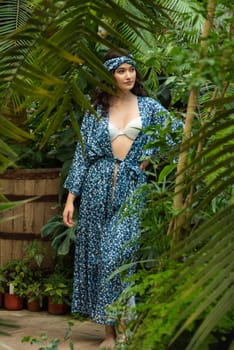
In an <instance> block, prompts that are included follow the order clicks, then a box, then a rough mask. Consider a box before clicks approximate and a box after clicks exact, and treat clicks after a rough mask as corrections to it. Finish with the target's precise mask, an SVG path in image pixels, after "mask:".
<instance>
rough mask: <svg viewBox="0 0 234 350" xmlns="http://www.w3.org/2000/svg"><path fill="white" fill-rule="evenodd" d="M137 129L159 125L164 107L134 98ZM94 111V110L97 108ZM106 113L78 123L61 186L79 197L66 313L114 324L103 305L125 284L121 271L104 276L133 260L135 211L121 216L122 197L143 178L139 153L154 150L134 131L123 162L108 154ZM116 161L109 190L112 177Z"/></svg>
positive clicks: (136, 231)
mask: <svg viewBox="0 0 234 350" xmlns="http://www.w3.org/2000/svg"><path fill="white" fill-rule="evenodd" d="M138 108H139V112H140V117H141V121H142V129H144V128H146V127H149V126H152V125H155V124H156V125H160V126H162V127H163V125H164V123H165V117H166V115H167V114H168V112H167V111H166V110H165V109H164V108H163V107H162V106H161V105H160V104H159V103H158V102H156V101H155V100H154V99H152V98H149V97H138ZM97 112H100V110H98V111H97ZM108 124H109V117H108V114H107V115H106V116H104V117H100V118H97V117H96V116H94V115H92V114H87V115H86V116H85V117H84V119H83V123H82V127H81V132H82V138H83V146H84V147H83V150H82V147H81V145H80V143H78V144H77V149H76V152H75V156H74V159H73V163H72V166H71V168H70V171H69V173H68V176H67V179H66V181H65V184H64V187H65V188H66V189H68V190H69V191H70V192H71V193H73V194H74V195H76V196H80V208H79V215H78V228H77V238H76V244H75V259H74V288H73V299H72V312H73V313H81V314H86V315H88V316H89V317H90V318H91V319H92V320H94V321H95V322H97V323H101V324H110V325H113V324H114V322H115V321H114V319H112V318H111V317H110V315H108V314H107V310H106V308H107V306H108V305H110V304H111V303H112V302H114V301H115V300H116V299H117V298H118V297H119V296H120V294H121V293H122V291H123V289H124V288H125V287H126V284H125V283H124V282H123V281H122V280H121V276H119V275H116V276H115V277H114V278H111V279H109V277H110V275H111V274H112V273H113V272H114V271H115V270H116V269H117V268H118V267H120V266H121V265H122V264H124V262H125V261H127V260H128V261H129V259H132V260H134V259H136V253H137V248H138V246H137V238H138V237H139V234H140V232H139V231H140V230H139V215H137V214H136V212H134V213H132V214H130V215H123V211H122V210H120V208H121V206H122V204H124V202H125V201H126V199H127V198H129V196H130V198H131V203H132V202H133V201H134V191H135V189H136V188H138V187H139V186H140V185H142V184H144V183H145V182H146V176H145V174H144V172H143V171H140V169H139V165H140V163H141V159H142V157H144V156H150V155H151V154H152V153H155V152H156V151H157V150H154V149H150V150H149V149H147V150H145V149H144V146H145V145H146V144H147V143H148V142H149V141H150V136H149V135H147V134H146V133H144V132H143V131H140V133H139V134H138V136H137V138H136V139H135V141H134V142H133V143H132V146H131V149H130V150H129V152H128V154H127V156H126V158H125V159H124V160H123V161H120V160H118V159H117V158H115V157H114V155H113V153H112V148H111V141H110V136H109V129H108ZM116 162H118V163H119V167H118V172H117V179H116V184H115V189H114V191H113V187H112V186H113V176H114V167H115V164H116Z"/></svg>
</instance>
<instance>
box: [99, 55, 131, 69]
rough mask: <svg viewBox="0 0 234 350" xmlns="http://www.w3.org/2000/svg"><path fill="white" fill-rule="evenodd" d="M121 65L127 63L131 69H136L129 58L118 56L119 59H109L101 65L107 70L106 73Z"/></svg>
mask: <svg viewBox="0 0 234 350" xmlns="http://www.w3.org/2000/svg"><path fill="white" fill-rule="evenodd" d="M123 63H128V64H131V65H132V66H133V67H136V62H135V61H134V59H133V58H132V57H131V56H120V57H115V58H110V59H109V60H107V61H105V62H104V63H103V64H104V66H105V67H106V68H107V69H108V71H112V70H115V69H117V68H118V67H119V66H120V65H121V64H123Z"/></svg>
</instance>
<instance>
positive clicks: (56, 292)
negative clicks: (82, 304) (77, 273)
mask: <svg viewBox="0 0 234 350" xmlns="http://www.w3.org/2000/svg"><path fill="white" fill-rule="evenodd" d="M44 288H45V289H44V293H45V295H47V296H48V297H50V298H51V302H52V303H56V304H67V305H70V303H71V295H72V279H71V278H68V277H66V276H65V275H64V274H63V273H61V272H56V271H54V272H53V273H52V274H51V275H49V276H48V277H47V278H46V279H45V287H44Z"/></svg>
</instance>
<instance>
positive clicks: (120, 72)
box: [114, 63, 136, 92]
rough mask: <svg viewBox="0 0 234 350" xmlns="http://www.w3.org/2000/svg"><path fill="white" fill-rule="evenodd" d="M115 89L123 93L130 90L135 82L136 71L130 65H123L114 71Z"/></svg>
mask: <svg viewBox="0 0 234 350" xmlns="http://www.w3.org/2000/svg"><path fill="white" fill-rule="evenodd" d="M114 78H115V80H116V84H117V88H118V89H119V90H121V91H123V92H127V91H130V90H132V88H133V87H134V85H135V81H136V69H135V67H133V66H132V65H131V64H128V63H123V64H121V65H120V66H119V67H118V68H117V69H116V70H115V71H114Z"/></svg>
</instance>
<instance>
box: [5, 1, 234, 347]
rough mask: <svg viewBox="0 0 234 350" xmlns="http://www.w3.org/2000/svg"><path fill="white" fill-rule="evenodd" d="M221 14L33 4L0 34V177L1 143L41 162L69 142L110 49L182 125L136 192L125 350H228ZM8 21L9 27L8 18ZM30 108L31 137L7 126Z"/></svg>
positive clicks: (229, 145)
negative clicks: (141, 202) (137, 218)
mask: <svg viewBox="0 0 234 350" xmlns="http://www.w3.org/2000/svg"><path fill="white" fill-rule="evenodd" d="M9 3H10V2H9ZM11 3H12V5H13V3H15V2H14V1H12V2H11ZM37 3H39V5H37ZM1 5H2V3H1ZM21 5H22V6H23V7H26V8H27V2H25V1H22V3H21ZM3 8H4V7H2V6H1V7H0V9H1V10H2V9H3ZM0 13H1V12H0ZM233 13H234V5H233V4H232V3H231V1H227V0H217V1H211V0H209V1H205V0H204V1H197V0H193V1H189V2H188V1H182V0H178V1H174V0H168V1H160V0H145V1H144V2H143V1H138V0H132V1H130V0H129V1H123V0H122V1H108V2H103V1H98V0H96V1H93V2H88V1H82V3H80V2H77V1H75V0H74V1H72V0H66V1H50V0H47V1H45V2H44V1H35V2H33V6H32V7H31V8H30V12H29V13H28V12H27V16H28V17H27V18H25V12H23V13H22V21H23V23H24V24H23V25H22V22H19V23H21V24H20V26H18V27H17V30H13V31H12V29H14V26H13V23H12V24H9V26H7V27H4V28H5V29H4V30H2V31H1V28H2V27H1V28H0V34H1V38H0V39H1V46H0V50H1V62H0V64H1V72H0V75H1V80H0V101H1V104H0V106H1V107H0V111H1V114H0V122H1V130H0V133H1V135H2V140H1V141H0V142H1V144H0V145H1V148H0V150H1V159H0V160H1V161H2V162H3V164H4V165H3V166H2V169H3V168H4V167H5V166H9V162H8V159H9V158H8V157H10V158H11V159H12V160H14V159H15V153H14V151H13V149H12V148H10V147H9V143H8V142H7V140H9V138H13V137H15V138H16V140H17V142H19V141H22V140H23V138H24V137H28V138H29V139H30V138H31V139H34V140H37V141H38V145H39V144H40V149H42V150H43V147H46V145H48V143H49V144H50V142H51V140H53V138H54V135H56V134H57V132H58V131H59V130H64V127H65V131H66V127H68V128H70V125H72V126H73V128H74V131H75V134H76V135H77V136H78V137H79V121H80V117H81V116H82V112H83V110H84V109H86V108H87V107H89V96H88V95H87V93H88V91H91V92H92V89H93V88H95V86H96V85H97V84H101V80H102V78H107V76H106V72H105V71H104V70H103V67H102V64H101V61H100V57H101V56H102V53H103V51H104V50H105V49H106V48H107V47H113V45H118V46H122V47H127V48H130V49H131V50H132V52H133V53H134V54H135V56H136V59H137V61H138V66H139V69H140V71H141V73H142V75H143V78H144V81H145V88H146V90H147V92H148V93H149V94H150V95H151V96H153V97H155V98H158V99H160V101H161V102H162V103H163V104H164V105H165V106H166V107H167V108H168V109H169V110H170V112H171V113H172V114H173V115H174V116H175V117H176V118H179V119H180V120H183V121H184V124H185V129H184V134H183V137H182V144H181V146H180V149H178V147H177V148H175V149H174V150H172V151H171V152H172V154H171V157H169V158H168V159H167V160H166V164H165V163H164V162H165V158H163V159H162V161H161V160H159V159H156V160H155V162H154V164H153V167H152V169H153V170H152V171H151V172H152V173H156V174H157V179H156V181H153V182H152V181H151V182H150V183H149V184H148V185H147V186H145V187H144V188H143V189H141V190H142V191H144V194H145V195H146V207H145V211H144V212H143V213H142V215H143V216H142V219H143V221H142V242H141V250H140V256H139V263H138V264H137V268H138V270H137V273H136V276H135V279H134V282H135V283H134V284H133V286H132V288H130V289H129V290H127V291H126V294H124V295H123V297H122V301H123V302H121V300H120V301H119V303H118V305H117V307H118V308H119V309H120V311H121V310H122V308H123V309H125V305H126V300H127V299H128V298H129V296H132V295H135V296H136V301H137V304H136V309H135V314H136V317H135V318H133V319H132V321H131V322H130V323H129V330H128V331H129V336H130V337H129V344H128V345H127V349H134V350H137V349H139V350H151V349H152V350H156V349H157V350H160V349H162V350H164V349H175V350H177V349H178V350H182V349H187V350H189V349H193V350H195V349H199V350H203V349H204V350H205V349H220V347H221V346H222V348H223V349H228V347H229V346H231V345H230V343H231V340H230V339H231V336H232V335H233V303H234V301H233V292H234V290H233V282H234V274H233V261H234V256H233V252H234V249H233V248H234V247H233V226H234V225H233V174H234V162H233V112H234V98H233V89H234V86H233V75H234V71H233V62H234V40H233V27H234V25H233ZM10 18H11V19H12V22H14V23H16V21H15V14H14V12H11V13H10V17H9V18H8V20H9V19H10ZM17 23H18V22H17ZM206 25H207V28H208V29H207V28H206ZM100 26H101V27H102V28H103V32H102V35H100ZM35 102H36V106H37V108H36V109H35V113H33V118H36V119H34V120H36V127H35V128H32V129H31V130H23V128H21V127H20V128H17V127H16V126H15V125H14V123H13V124H12V123H10V120H11V119H12V118H11V115H12V114H11V112H12V108H13V110H14V111H15V112H17V113H18V112H19V111H20V112H22V111H24V110H25V107H28V106H31V105H32V103H35ZM17 113H15V114H17ZM67 120H69V122H68V123H67ZM77 121H78V123H77ZM66 123H67V124H66ZM149 132H150V131H149ZM162 136H163V135H162ZM70 140H71V141H72V142H71V143H73V140H74V133H72V135H71V138H70ZM155 142H158V140H155ZM52 145H53V142H52ZM160 147H161V150H162V153H164V150H163V144H160ZM175 157H176V158H177V162H178V167H177V173H176V174H175V169H174V168H175V167H174V165H173V159H174V158H175ZM68 158H69V157H67V158H63V160H65V159H68ZM10 164H11V163H10ZM152 177H153V174H151V178H152ZM178 199H179V200H178ZM140 261H141V262H140ZM124 269H125V267H123V268H122V269H121V270H123V271H124Z"/></svg>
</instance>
